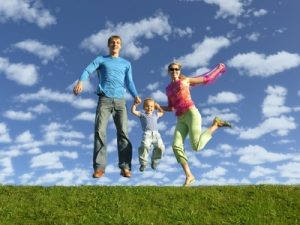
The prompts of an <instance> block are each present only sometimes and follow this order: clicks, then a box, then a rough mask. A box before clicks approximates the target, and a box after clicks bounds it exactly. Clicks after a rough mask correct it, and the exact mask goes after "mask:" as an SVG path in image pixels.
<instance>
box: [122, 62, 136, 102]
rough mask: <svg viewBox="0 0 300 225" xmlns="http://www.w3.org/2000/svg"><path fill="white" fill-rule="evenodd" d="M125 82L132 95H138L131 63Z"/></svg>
mask: <svg viewBox="0 0 300 225" xmlns="http://www.w3.org/2000/svg"><path fill="white" fill-rule="evenodd" d="M125 83H126V87H127V89H128V91H129V93H130V94H131V96H132V97H134V98H135V97H137V96H138V93H137V91H136V88H135V85H134V82H133V79H132V69H131V64H130V63H129V66H128V68H127V71H126V74H125Z"/></svg>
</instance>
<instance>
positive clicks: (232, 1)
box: [203, 0, 244, 19]
mask: <svg viewBox="0 0 300 225" xmlns="http://www.w3.org/2000/svg"><path fill="white" fill-rule="evenodd" d="M203 1H204V2H206V3H207V4H214V5H217V6H218V7H219V10H218V11H217V14H216V18H219V17H221V18H223V19H224V18H227V17H229V16H233V17H238V16H240V15H241V14H242V13H243V11H244V10H243V3H242V1H241V0H203Z"/></svg>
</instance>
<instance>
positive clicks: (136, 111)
mask: <svg viewBox="0 0 300 225" xmlns="http://www.w3.org/2000/svg"><path fill="white" fill-rule="evenodd" d="M138 104H140V103H133V104H132V106H131V113H132V114H133V115H135V116H137V117H140V116H141V112H140V111H138V110H136V106H137V105H138Z"/></svg>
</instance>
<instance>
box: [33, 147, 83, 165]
mask: <svg viewBox="0 0 300 225" xmlns="http://www.w3.org/2000/svg"><path fill="white" fill-rule="evenodd" d="M62 157H64V158H69V159H77V158H78V154H77V152H68V151H61V152H47V153H43V154H40V155H37V156H34V157H33V158H32V159H31V161H30V163H31V164H30V167H31V168H38V167H43V168H46V169H62V168H64V166H63V163H62V162H61V158H62Z"/></svg>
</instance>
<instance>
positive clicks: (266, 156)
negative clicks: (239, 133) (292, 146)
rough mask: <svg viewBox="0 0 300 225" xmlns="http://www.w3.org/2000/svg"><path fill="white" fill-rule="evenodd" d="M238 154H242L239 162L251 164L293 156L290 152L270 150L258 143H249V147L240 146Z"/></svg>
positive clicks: (281, 159)
mask: <svg viewBox="0 0 300 225" xmlns="http://www.w3.org/2000/svg"><path fill="white" fill-rule="evenodd" d="M236 154H237V155H240V159H239V162H241V163H244V164H249V165H259V164H264V163H270V162H279V161H283V160H287V159H290V158H291V156H290V155H288V154H282V153H273V152H268V151H267V150H266V149H264V148H263V147H261V146H258V145H249V146H247V147H244V148H240V149H239V150H238V151H237V152H236Z"/></svg>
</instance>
